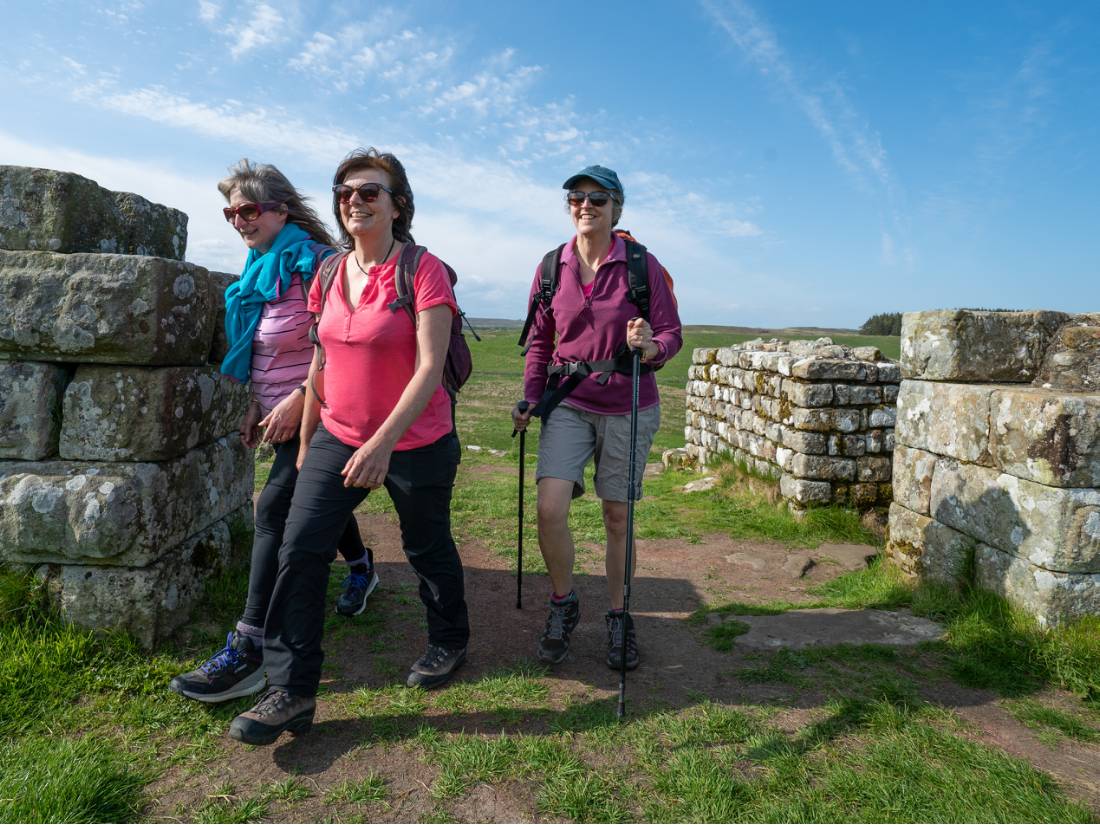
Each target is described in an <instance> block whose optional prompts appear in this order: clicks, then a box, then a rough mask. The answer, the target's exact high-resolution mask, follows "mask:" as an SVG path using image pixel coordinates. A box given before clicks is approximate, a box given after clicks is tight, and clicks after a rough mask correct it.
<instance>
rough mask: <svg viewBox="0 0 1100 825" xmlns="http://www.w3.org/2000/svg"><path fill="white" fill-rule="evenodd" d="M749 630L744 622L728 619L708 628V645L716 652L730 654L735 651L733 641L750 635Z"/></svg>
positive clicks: (706, 634)
mask: <svg viewBox="0 0 1100 825" xmlns="http://www.w3.org/2000/svg"><path fill="white" fill-rule="evenodd" d="M749 630H750V628H749V626H748V625H747V624H745V623H744V622H738V621H735V620H733V619H728V620H726V621H724V622H722V624H719V625H715V626H714V627H708V628H707V631H706V633H705V634H704V635H705V636H706V639H707V643H708V644H709V645H710V646H711V647H713V648H714V649H715V650H721V651H723V652H724V653H728V652H729V651H731V650H733V640H734V639H736V638H737V637H738V636H743V635H744V634H746V633H748V632H749Z"/></svg>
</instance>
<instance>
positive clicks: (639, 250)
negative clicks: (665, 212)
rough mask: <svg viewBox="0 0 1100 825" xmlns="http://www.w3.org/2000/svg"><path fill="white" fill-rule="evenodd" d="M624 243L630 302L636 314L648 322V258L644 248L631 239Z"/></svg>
mask: <svg viewBox="0 0 1100 825" xmlns="http://www.w3.org/2000/svg"><path fill="white" fill-rule="evenodd" d="M624 240H625V243H626V272H627V281H628V283H629V289H630V302H631V303H632V304H634V306H636V307H637V308H638V313H639V314H640V315H641V316H642V317H643V318H645V319H646V320H647V321H648V320H649V257H648V255H647V253H646V248H645V247H644V246H642V245H641V244H640V243H638V242H637V241H635V240H633V239H624Z"/></svg>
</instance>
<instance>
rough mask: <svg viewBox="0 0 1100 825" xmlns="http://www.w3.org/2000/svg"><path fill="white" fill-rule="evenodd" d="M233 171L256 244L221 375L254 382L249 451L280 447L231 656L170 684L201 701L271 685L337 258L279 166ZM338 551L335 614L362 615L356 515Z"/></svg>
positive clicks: (368, 573)
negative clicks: (329, 267) (314, 330)
mask: <svg viewBox="0 0 1100 825" xmlns="http://www.w3.org/2000/svg"><path fill="white" fill-rule="evenodd" d="M230 173H231V174H230V175H229V177H227V178H226V179H225V180H223V181H221V182H220V183H219V184H218V191H219V192H221V194H222V195H223V196H224V197H225V199H226V200H227V201H228V202H229V205H228V206H227V207H225V209H223V210H222V211H223V213H224V215H225V219H226V221H228V222H229V223H230V224H231V225H232V227H233V229H234V230H235V231H236V232H237V234H238V235H240V237H241V240H242V241H243V242H244V245H245V246H246V247H247V248H248V257H247V258H246V259H245V265H244V270H243V271H242V272H241V277H240V278H239V279H238V280H236V281H234V282H233V283H232V284H230V285H229V288H228V289H227V290H226V292H225V305H226V312H225V327H226V336H227V338H228V341H229V351H228V353H227V355H226V356H225V360H224V361H223V363H222V366H221V371H222V372H223V373H225V374H226V375H228V376H230V377H231V378H233V379H235V380H237V381H240V382H241V383H249V382H251V388H252V401H251V403H250V404H249V406H248V411H247V412H246V413H245V416H244V419H243V420H242V421H241V425H240V437H241V441H242V442H243V443H244V445H245V446H246V447H249V448H252V447H255V446H257V445H258V444H259V443H260V442H266V443H269V444H271V445H272V446H273V447H274V449H275V461H274V463H273V464H272V465H271V472H270V474H269V475H268V479H267V483H266V484H265V485H264V488H263V491H262V492H261V493H260V497H259V500H258V501H257V502H256V533H255V539H254V541H253V544H252V565H251V568H250V570H249V577H248V598H247V601H246V603H245V609H244V613H243V614H242V616H241V618H240V621H238V622H237V625H236V627H235V628H234V630H233V631H231V632H230V633H229V637H228V639H227V640H226V645H225V647H224V648H223V649H222V650H220V651H218V652H217V653H216V654H214V656H212V657H211V658H210V659H208V660H207V661H206V662H204V663H203V664H202V665H201V666H199V667H198V668H197V669H196V670H193V671H191V672H189V673H184V674H182V675H180V676H177V677H176V678H174V679H173V680H172V682H171V684H170V685H169V687H170V688H171V689H172V690H173V691H175V692H176V693H180V694H182V695H183V696H186V697H188V698H190V699H196V700H198V701H200V702H223V701H225V700H227V699H235V698H237V697H240V696H247V695H250V694H253V693H256V692H258V691H260V690H262V689H263V688H264V686H265V684H266V675H265V673H264V667H263V647H264V627H265V623H266V617H267V611H268V606H269V603H270V601H271V594H272V591H273V589H274V587H275V578H276V573H277V572H278V566H279V559H278V553H279V546H280V545H281V544H282V541H283V532H284V528H285V526H286V518H287V514H288V513H289V512H290V502H291V498H292V497H293V494H294V487H295V484H296V482H297V479H298V469H297V459H298V450H299V425H300V424H301V420H302V410H303V408H304V406H305V381H306V376H307V374H308V372H309V365H310V362H311V361H312V358H313V345H312V344H311V343H310V340H309V329H310V327H311V325H312V324H313V320H314V319H313V313H312V312H310V311H309V308H308V306H307V289H308V286H307V285H308V284H309V283H310V282H311V280H312V278H313V276H314V274H315V273H316V271H317V269H318V267H319V266H320V264H321V261H322V260H324V259H325V258H326V257H328V256H329V255H331V254H333V253H334V252H335V250H334V249H333V246H334V243H333V240H332V238H331V237H330V236H329V233H328V230H327V229H325V225H324V224H323V223H322V222H321V219H320V218H319V217H318V216H317V213H316V212H314V211H313V209H312V208H310V207H309V206H308V205H307V204H306V203H305V198H303V197H302V195H301V194H299V192H298V190H296V189H295V188H294V186H293V185H291V183H290V181H289V180H287V179H286V176H284V175H283V173H282V172H280V171H279V170H278V169H277V168H275V167H274V166H272V165H270V164H264V163H252V162H250V161H249V160H247V159H244V160H241V161H240V162H239V163H238V164H237V165H236V166H234V167H232V168H231V169H230ZM261 433H262V435H261ZM338 548H339V550H340V553H341V555H343V557H344V559H345V560H346V561H347V563H348V564H349V565H350V568H351V572H350V574H349V575H348V577H347V578H346V579H345V581H344V591H343V593H342V594H341V595H340V597H339V599H338V600H337V603H336V610H337V612H338V613H341V614H343V615H346V616H354V615H358V614H359V613H362V612H363V610H364V609H365V608H366V603H367V597H368V596H369V595H370V593H371V591H373V590H374V588H375V586H376V585H377V584H378V576H377V574H376V573H375V572H374V559H373V553H372V552H371V550H370V548H368V547H364V545H363V541H362V539H361V538H360V536H359V527H358V525H357V524H356V521H355V517H354V516H351V517H349V518H348V519H347V523H346V524H345V525H344V529H343V533H342V534H341V536H340V539H339V542H338Z"/></svg>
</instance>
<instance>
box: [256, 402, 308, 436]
mask: <svg viewBox="0 0 1100 825" xmlns="http://www.w3.org/2000/svg"><path fill="white" fill-rule="evenodd" d="M305 402H306V397H305V395H303V394H302V392H301V391H299V390H297V389H295V390H294V391H293V392H291V393H290V395H288V396H287V397H286V398H284V399H283V400H282V401H280V402H279V403H278V404H277V405H275V409H273V410H272V411H271V412H269V413H268V414H267V416H266V417H265V418H264V420H263V421H261V422H260V426H261V427H263V428H264V437H263V440H264V441H266V442H268V443H269V444H282V443H283V442H284V441H290V440H291V439H292V438H294V436H295V435H297V434H298V426H299V425H300V424H301V423H302V408H303V407H305Z"/></svg>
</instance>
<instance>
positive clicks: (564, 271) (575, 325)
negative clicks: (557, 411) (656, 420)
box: [523, 236, 684, 415]
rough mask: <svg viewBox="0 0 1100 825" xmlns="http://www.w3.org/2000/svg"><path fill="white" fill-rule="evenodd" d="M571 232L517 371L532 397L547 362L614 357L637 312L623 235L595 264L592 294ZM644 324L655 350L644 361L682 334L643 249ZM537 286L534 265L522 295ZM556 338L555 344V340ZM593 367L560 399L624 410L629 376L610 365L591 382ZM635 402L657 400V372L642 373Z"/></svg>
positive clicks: (605, 410)
mask: <svg viewBox="0 0 1100 825" xmlns="http://www.w3.org/2000/svg"><path fill="white" fill-rule="evenodd" d="M575 244H576V238H574V239H573V240H572V241H570V242H569V243H567V244H566V245H565V248H564V249H563V250H562V252H561V272H560V274H559V281H558V290H557V292H556V293H555V294H554V298H553V300H552V301H551V304H550V305H551V308H552V310H553V311H552V312H547V311H546V309H545V307H543V306H542V305H541V304H540V305H539V307H538V309H537V310H536V312H535V319H534V322H533V323H532V325H531V331H530V333H529V335H528V339H527V340H528V343H529V344H530V349H529V350H528V351H527V364H526V368H525V369H524V372H523V397H524V398H526V399H527V401H529V402H530V403H531V404H532V405H534V404H535V403H536V402H538V400H539V399H540V398H541V397H542V393H543V390H545V389H546V367H547V365H549V364H552V363H553V364H563V363H567V362H570V361H601V360H603V359H605V358H614V357H615V354H616V353H617V352H618V351H619V348H620V347H622V346H623V344H625V343H626V322H627V321H629V320H630V319H631V318H634V317H636V316H637V315H638V308H637V307H636V306H634V304H632V303H631V302H630V286H629V281H628V277H627V270H626V242H625V241H624V240H623V239H622V238H620V237H618V236H615V238H614V240H613V243H612V247H611V254H610V255H608V257H607V260H605V261H604V262H603V263H602V264H600V268H599V269H598V270H597V272H596V280H595V281H594V282H593V288H592V295H591V296H590V297H588V298H585V297H584V292H583V291H582V289H581V279H580V269H579V267H578V264H577V254H576V248H575ZM648 257H649V325H650V326H651V327H652V328H653V340H654V341H655V342H656V344H657V346H658V347H659V348H660V350H661V352H660V354H659V355H658V356H657V357H656V358H653V359H652V360H650V361H649V362H648V363H649V364H651V365H653V366H657V365H659V364H663V363H664V362H665V361H667V360H668V359H670V358H672V357H673V356H674V355H676V353H678V352H679V351H680V347H682V346H683V344H684V341H683V336H682V334H681V329H680V316H679V314H678V313H677V311H676V299H675V298H674V297H673V295H672V290H671V289H669V286H668V284H667V283H665V279H664V276H663V275H662V273H661V266H660V264H659V263H658V262H657V259H656V258H655V257H653V256H652V255H649V256H648ZM538 290H539V273H538V269H537V268H536V270H535V279H534V283H532V285H531V294H530V295H529V296H528V299H527V300H528V304H527V305H528V306H530V305H531V304H530V302H531V300H532V299H533V298H534V296H535V294H536V293H537V292H538ZM555 338H556V339H557V345H556V346H555ZM598 375H599V374H598V373H596V374H593V375H591V376H589V377H588V378H585V379H584V380H583V381H581V383H580V384H579V385H578V386H577V388H576V389H575V390H573V392H572V393H571V394H570V395H569V397H568V398H566V399H565V401H563V402H562V403H564V404H568V405H569V406H570V407H576V408H577V409H580V410H586V411H588V412H594V413H600V414H602V415H622V414H624V413H629V412H630V376H629V375H624V374H622V373H612V375H611V379H610V380H609V381H608V382H607V383H606V384H604V385H602V386H601V385H600V384H597V383H596V378H597V376H598ZM638 392H639V395H638V408H639V409H643V410H644V409H647V408H648V407H652V406H653V405H655V404H656V403H657V401H658V398H657V380H656V378H655V377H654V375H653V373H644V374H643V375H642V376H641V380H640V384H639V390H638Z"/></svg>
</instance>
